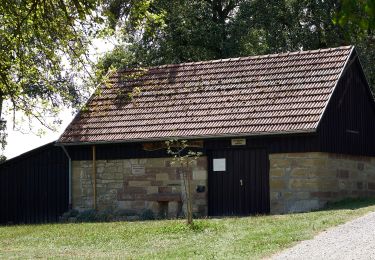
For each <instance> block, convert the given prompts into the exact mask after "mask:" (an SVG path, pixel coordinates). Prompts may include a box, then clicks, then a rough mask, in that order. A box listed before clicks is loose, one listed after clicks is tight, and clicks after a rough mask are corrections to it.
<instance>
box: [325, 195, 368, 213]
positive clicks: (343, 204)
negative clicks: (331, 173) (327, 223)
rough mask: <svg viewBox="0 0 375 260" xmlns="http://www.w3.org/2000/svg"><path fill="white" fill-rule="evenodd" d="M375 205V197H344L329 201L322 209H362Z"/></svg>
mask: <svg viewBox="0 0 375 260" xmlns="http://www.w3.org/2000/svg"><path fill="white" fill-rule="evenodd" d="M373 205H375V198H360V199H354V198H352V199H343V200H340V201H337V202H329V203H327V205H326V206H325V207H324V208H323V209H321V210H322V211H326V210H339V209H351V210H355V209H360V208H365V207H369V206H373Z"/></svg>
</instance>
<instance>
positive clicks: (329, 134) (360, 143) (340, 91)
mask: <svg viewBox="0 0 375 260" xmlns="http://www.w3.org/2000/svg"><path fill="white" fill-rule="evenodd" d="M318 132H319V136H320V147H321V151H324V152H333V153H343V154H353V155H367V156H375V106H374V102H373V100H372V94H371V92H370V89H369V87H368V85H367V83H366V80H365V77H364V74H363V71H362V69H361V67H360V64H359V61H358V58H354V60H353V61H352V63H351V64H350V66H348V68H347V70H346V72H345V73H344V74H343V75H342V78H341V80H340V81H339V84H338V86H337V88H336V90H335V92H334V93H333V95H332V98H331V102H330V103H329V105H328V107H327V110H326V113H325V115H324V117H323V120H322V122H321V125H320V127H319V129H318Z"/></svg>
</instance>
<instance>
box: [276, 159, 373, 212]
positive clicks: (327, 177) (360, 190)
mask: <svg viewBox="0 0 375 260" xmlns="http://www.w3.org/2000/svg"><path fill="white" fill-rule="evenodd" d="M269 157H270V198H271V201H270V203H271V213H286V212H302V211H308V210H312V209H318V208H321V207H322V206H324V205H325V203H326V202H328V201H336V200H340V199H344V198H348V197H375V158H371V157H360V156H348V155H340V154H330V153H283V154H270V155H269Z"/></svg>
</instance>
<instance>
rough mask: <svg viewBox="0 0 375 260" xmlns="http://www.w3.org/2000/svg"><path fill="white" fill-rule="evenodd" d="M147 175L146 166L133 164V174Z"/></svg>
mask: <svg viewBox="0 0 375 260" xmlns="http://www.w3.org/2000/svg"><path fill="white" fill-rule="evenodd" d="M145 173H146V169H145V166H144V165H142V164H132V174H134V175H142V174H145Z"/></svg>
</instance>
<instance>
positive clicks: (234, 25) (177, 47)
mask: <svg viewBox="0 0 375 260" xmlns="http://www.w3.org/2000/svg"><path fill="white" fill-rule="evenodd" d="M373 2H374V0H361V1H350V0H179V1H169V0H139V1H131V0H128V1H118V0H115V1H109V4H108V5H107V9H106V10H107V14H110V17H111V19H112V20H111V21H112V22H111V24H112V26H117V28H121V35H122V37H123V41H124V42H126V43H128V44H130V45H127V46H126V47H123V50H124V51H125V52H127V53H128V55H127V56H128V58H129V59H128V61H129V62H128V63H126V62H125V63H122V66H130V65H133V64H135V63H138V64H140V65H143V66H148V65H158V64H166V63H180V62H186V61H199V60H209V59H220V58H228V57H238V56H248V55H259V54H268V53H278V52H285V51H295V50H301V49H304V50H308V49H318V48H328V47H337V46H342V45H350V44H353V45H356V46H357V47H358V50H359V51H360V53H361V59H362V62H363V64H364V67H365V68H366V69H367V75H368V77H369V80H370V82H371V84H372V85H375V73H374V72H373V71H372V70H371V68H372V67H373V66H374V64H375V56H374V55H375V46H374V42H375V40H374V37H375V36H374V33H373V30H369V28H371V26H372V24H373V22H371V21H372V20H371V19H373V17H374V16H373V15H372V11H371V10H372V3H373ZM135 3H136V4H135ZM348 3H349V7H348ZM350 3H355V5H354V7H353V4H350ZM133 7H134V8H133ZM350 8H352V9H353V8H357V9H355V10H357V11H354V12H351V13H350V15H346V16H345V17H344V16H343V15H345V14H346V13H347V12H348V10H352V9H350ZM361 10H362V11H361ZM361 13H366V14H367V16H366V15H365V16H363V15H361ZM140 14H141V15H140ZM357 16H358V17H361V18H363V20H366V21H368V22H358V21H357V20H354V21H351V22H349V21H350V19H354V18H353V17H357ZM342 17H344V18H342ZM371 17H372V18H371ZM337 21H340V22H337ZM364 24H365V25H366V26H363V25H364ZM367 25H368V26H367ZM117 50H118V49H117ZM117 54H118V53H117ZM111 59H112V60H113V59H114V60H116V58H115V57H113V55H111V54H108V55H107V56H106V60H107V66H108V64H109V63H110V62H108V61H109V60H111Z"/></svg>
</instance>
